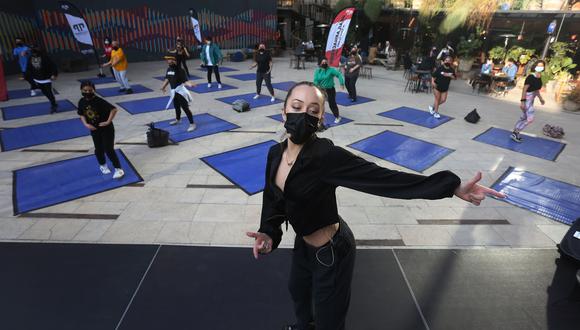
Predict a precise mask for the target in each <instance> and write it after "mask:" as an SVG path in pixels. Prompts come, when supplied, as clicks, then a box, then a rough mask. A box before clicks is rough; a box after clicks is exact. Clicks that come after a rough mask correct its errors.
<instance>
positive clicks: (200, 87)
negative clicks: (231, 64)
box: [187, 82, 238, 94]
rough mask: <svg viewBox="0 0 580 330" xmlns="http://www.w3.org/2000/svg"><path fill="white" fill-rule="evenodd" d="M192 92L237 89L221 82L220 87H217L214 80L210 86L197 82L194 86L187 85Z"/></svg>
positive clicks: (203, 92)
mask: <svg viewBox="0 0 580 330" xmlns="http://www.w3.org/2000/svg"><path fill="white" fill-rule="evenodd" d="M187 89H189V90H190V91H192V92H195V93H197V94H205V93H213V92H222V91H227V90H228V89H238V88H237V87H235V86H232V85H227V84H222V88H218V84H217V83H216V82H214V83H212V84H211V87H207V83H205V82H204V83H199V84H197V86H195V87H194V88H191V87H187Z"/></svg>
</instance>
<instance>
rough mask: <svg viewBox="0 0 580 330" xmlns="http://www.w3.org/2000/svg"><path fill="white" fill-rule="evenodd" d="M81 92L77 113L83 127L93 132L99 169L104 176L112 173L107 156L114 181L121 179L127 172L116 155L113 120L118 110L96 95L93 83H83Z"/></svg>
mask: <svg viewBox="0 0 580 330" xmlns="http://www.w3.org/2000/svg"><path fill="white" fill-rule="evenodd" d="M81 92H82V94H83V97H82V98H81V99H80V100H79V104H78V112H77V113H78V115H79V116H80V118H81V121H82V122H83V125H85V127H86V128H88V129H89V130H90V131H91V137H92V138H93V143H94V145H95V156H96V157H97V161H98V162H99V169H100V170H101V173H103V174H104V175H107V174H110V173H111V170H110V169H109V167H108V166H107V160H106V159H105V154H106V155H107V157H108V158H109V160H110V161H111V163H113V167H114V168H115V173H113V179H120V178H122V177H123V176H124V175H125V172H124V171H123V169H122V168H121V162H120V161H119V157H117V153H115V127H114V126H113V118H115V115H116V114H117V109H116V108H115V107H114V106H113V105H111V104H110V103H109V102H107V101H105V100H103V99H102V98H100V97H98V96H96V95H95V85H94V84H93V83H92V82H91V81H83V82H81Z"/></svg>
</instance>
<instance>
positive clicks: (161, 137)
mask: <svg viewBox="0 0 580 330" xmlns="http://www.w3.org/2000/svg"><path fill="white" fill-rule="evenodd" d="M147 126H149V130H148V131H147V145H148V146H149V148H157V147H163V146H166V145H168V144H169V132H168V131H165V130H162V129H160V128H155V124H153V123H151V124H149V125H147Z"/></svg>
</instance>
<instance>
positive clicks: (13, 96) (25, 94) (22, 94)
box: [8, 88, 58, 100]
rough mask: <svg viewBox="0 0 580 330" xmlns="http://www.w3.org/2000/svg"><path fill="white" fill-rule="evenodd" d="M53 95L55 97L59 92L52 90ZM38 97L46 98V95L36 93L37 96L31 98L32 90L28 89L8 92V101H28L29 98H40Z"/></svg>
mask: <svg viewBox="0 0 580 330" xmlns="http://www.w3.org/2000/svg"><path fill="white" fill-rule="evenodd" d="M52 93H53V94H54V95H57V94H58V92H57V91H56V89H54V88H53V89H52ZM38 96H44V94H42V92H39V91H36V95H35V96H30V88H26V89H15V90H12V91H8V99H9V100H17V99H26V98H29V97H38Z"/></svg>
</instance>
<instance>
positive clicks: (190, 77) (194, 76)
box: [153, 74, 201, 81]
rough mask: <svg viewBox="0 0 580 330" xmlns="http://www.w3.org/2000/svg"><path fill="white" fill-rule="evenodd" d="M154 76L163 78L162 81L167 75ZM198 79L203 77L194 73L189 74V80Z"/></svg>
mask: <svg viewBox="0 0 580 330" xmlns="http://www.w3.org/2000/svg"><path fill="white" fill-rule="evenodd" d="M153 78H154V79H157V80H161V81H163V80H165V76H157V77H153ZM197 79H201V77H199V76H196V75H193V74H190V75H189V80H197Z"/></svg>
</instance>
